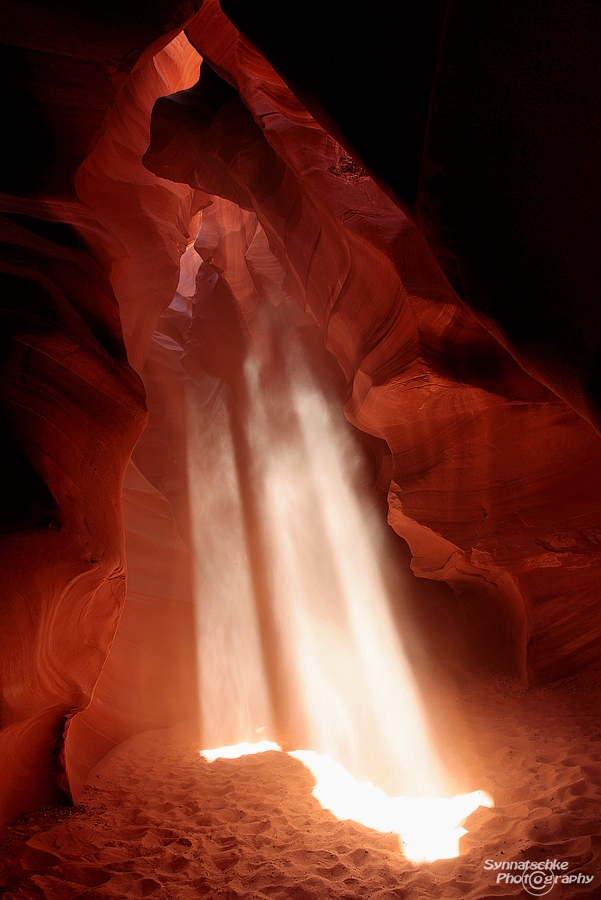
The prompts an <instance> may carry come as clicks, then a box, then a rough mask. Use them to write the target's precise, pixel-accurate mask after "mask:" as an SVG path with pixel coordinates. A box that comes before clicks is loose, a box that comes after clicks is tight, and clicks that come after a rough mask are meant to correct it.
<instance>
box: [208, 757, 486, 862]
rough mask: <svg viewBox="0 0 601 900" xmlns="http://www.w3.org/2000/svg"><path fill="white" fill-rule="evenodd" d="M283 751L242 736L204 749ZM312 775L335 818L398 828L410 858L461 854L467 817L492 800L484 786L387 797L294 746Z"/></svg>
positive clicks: (377, 828) (379, 827)
mask: <svg viewBox="0 0 601 900" xmlns="http://www.w3.org/2000/svg"><path fill="white" fill-rule="evenodd" d="M274 750H275V751H281V747H279V745H278V744H276V743H274V742H273V741H260V742H258V743H256V744H250V743H248V742H242V743H240V744H234V745H231V746H229V747H217V748H216V749H213V750H202V751H201V754H200V755H201V756H202V757H203V759H206V760H207V761H208V762H214V761H215V760H217V759H238V758H240V757H243V756H248V755H251V754H257V753H265V752H269V751H274ZM288 756H291V757H293V758H294V759H297V760H299V762H301V763H302V764H303V765H304V766H305V767H306V768H307V769H308V770H309V771H310V772H311V774H312V775H313V777H314V778H315V787H314V788H313V791H312V795H313V796H314V797H315V799H316V800H317V802H318V803H319V805H320V806H321V808H322V809H326V810H329V811H330V812H331V813H332V815H334V816H335V817H336V818H337V819H339V820H341V821H344V820H351V821H353V822H357V823H358V824H360V825H365V826H366V827H367V828H372V829H373V830H374V831H379V832H381V833H383V834H397V835H398V837H399V843H400V848H401V850H402V853H403V855H404V856H405V857H406V858H407V859H409V860H411V861H412V862H434V861H435V860H437V859H454V858H455V857H457V856H459V840H460V838H461V837H462V836H463V835H464V834H467V830H466V829H465V828H464V827H463V823H464V821H465V819H466V818H467V817H468V816H469V815H471V813H473V812H474V811H475V810H476V809H478V807H480V806H485V807H492V806H494V803H493V800H492V797H491V796H490V795H489V794H487V793H486V792H484V791H472V792H471V793H469V794H457V795H456V796H454V797H389V796H388V795H387V794H386V793H385V792H384V791H383V790H381V788H378V787H375V785H373V784H371V782H367V781H358V780H357V779H356V778H353V776H352V775H350V774H349V773H348V772H347V771H346V769H345V768H344V766H342V765H340V763H337V762H335V761H334V760H333V759H331V757H329V756H327V755H325V754H320V753H315V752H314V751H313V750H292V751H289V752H288Z"/></svg>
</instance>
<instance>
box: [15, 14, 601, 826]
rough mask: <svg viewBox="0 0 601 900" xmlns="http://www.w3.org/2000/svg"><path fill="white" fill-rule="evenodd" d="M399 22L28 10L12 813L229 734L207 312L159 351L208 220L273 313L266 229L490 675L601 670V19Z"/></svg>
mask: <svg viewBox="0 0 601 900" xmlns="http://www.w3.org/2000/svg"><path fill="white" fill-rule="evenodd" d="M385 6H386V4H384V3H381V4H379V3H376V4H375V5H372V8H371V10H370V16H369V17H368V21H367V22H366V21H364V19H363V18H360V17H352V16H350V15H349V14H348V10H339V11H338V12H337V13H336V11H326V12H325V13H324V12H322V11H321V10H320V9H318V8H315V9H313V7H312V5H311V4H309V5H306V4H305V5H304V6H303V8H302V10H301V9H300V8H299V10H294V11H293V12H292V13H290V11H289V10H286V16H287V17H288V15H289V14H290V15H293V17H294V16H298V17H300V18H299V20H298V21H297V22H296V23H294V22H293V23H292V26H291V25H290V20H289V19H288V18H287V24H283V23H282V22H280V19H279V16H281V15H282V14H283V8H282V10H280V9H279V8H278V7H277V4H272V3H271V2H270V0H261V2H258V3H256V4H253V5H252V6H251V7H248V5H246V4H240V3H238V2H237V0H224V2H223V8H224V10H225V11H226V12H227V13H228V15H230V16H231V18H232V19H233V20H234V21H235V22H236V23H237V25H238V26H239V27H240V28H241V29H242V31H245V32H246V33H247V35H248V37H243V36H242V35H241V34H240V32H239V31H237V29H236V27H235V26H234V25H233V24H232V22H231V21H230V20H229V19H227V18H226V16H225V15H224V13H223V12H222V10H221V8H220V7H219V5H218V3H217V2H216V0H205V3H204V4H203V5H202V6H201V5H200V4H199V3H194V2H188V3H182V4H179V5H176V4H170V3H167V2H158V0H157V2H155V3H152V4H150V6H149V5H148V4H146V3H145V4H144V5H143V6H142V5H141V4H139V3H137V2H135V3H133V4H128V5H127V6H126V7H124V6H123V5H122V4H121V5H118V4H116V3H115V4H112V3H111V4H108V5H106V4H105V5H104V6H103V10H102V11H100V10H99V9H97V8H95V7H93V8H90V10H87V9H86V10H80V9H79V8H78V9H77V10H74V8H73V5H72V4H69V3H67V2H66V0H65V2H63V3H59V4H53V6H52V9H50V8H49V7H48V5H47V4H43V3H39V4H36V3H33V2H32V3H28V4H25V5H23V4H22V3H19V4H17V3H5V4H4V14H5V17H4V20H3V22H2V24H1V26H0V28H1V34H0V37H1V38H2V41H3V42H4V44H3V51H4V52H3V56H2V59H3V74H4V84H5V88H6V89H5V92H4V100H3V104H4V106H3V113H4V115H3V120H4V121H5V122H10V123H11V132H10V134H11V140H10V141H5V142H4V146H3V153H4V158H3V160H2V165H1V166H0V172H1V173H2V174H1V178H2V179H3V180H2V183H1V184H0V191H1V192H2V193H1V196H0V204H1V207H2V208H1V210H0V228H2V246H1V248H0V277H1V279H2V282H3V288H4V290H3V295H2V316H3V326H4V327H3V332H2V357H1V359H2V368H1V372H0V384H1V390H2V407H1V410H0V426H1V427H2V439H3V445H4V448H5V464H4V466H2V468H1V474H2V478H3V485H2V491H3V497H4V503H3V510H2V532H3V534H2V541H1V545H0V554H1V556H2V560H3V571H4V572H5V573H6V574H5V582H4V583H5V587H4V602H3V605H2V609H3V612H2V622H1V627H0V659H1V663H0V665H1V671H2V676H1V694H0V725H1V728H0V752H1V754H2V758H3V761H4V765H3V771H2V774H1V776H0V819H3V820H6V819H10V818H12V817H14V816H15V815H17V814H19V813H20V812H22V811H24V810H27V809H31V808H34V807H35V806H39V805H41V804H45V803H54V802H65V801H67V800H68V799H69V797H73V796H75V797H76V796H77V792H78V790H79V788H80V787H81V784H82V783H83V781H84V780H85V777H86V773H87V772H88V771H89V769H90V768H91V767H92V766H93V765H94V763H95V762H96V761H97V760H98V759H100V758H101V756H102V755H103V754H104V753H105V752H106V751H107V750H108V749H110V747H111V746H113V745H114V744H115V743H117V742H119V741H121V740H123V739H124V738H125V737H127V736H128V735H130V734H132V733H135V732H136V731H138V730H141V729H144V728H148V727H157V726H160V725H162V724H164V725H167V724H171V723H172V722H173V721H175V720H177V719H180V718H186V717H188V716H190V715H193V714H194V713H195V711H196V704H197V697H196V693H195V692H196V683H195V681H194V677H195V668H196V661H195V652H196V650H195V646H196V644H195V635H194V627H193V613H192V597H191V595H192V582H193V578H194V575H193V572H192V562H191V559H190V554H189V550H188V546H187V545H186V542H187V543H188V545H189V531H188V527H189V525H188V524H187V516H188V513H189V511H188V510H187V508H186V507H187V499H186V483H185V471H184V469H185V467H184V464H183V460H184V459H185V453H186V448H185V435H184V434H182V433H181V415H182V414H181V409H182V407H181V406H180V407H178V403H179V402H180V400H181V397H180V400H178V399H177V397H179V394H178V391H180V389H181V390H182V391H183V388H182V379H183V378H184V375H183V374H182V372H185V371H186V370H185V369H181V356H182V346H181V344H179V345H177V341H176V340H175V339H174V338H173V334H174V333H175V332H173V333H171V332H170V331H169V327H170V326H169V323H168V318H169V316H170V315H171V316H176V317H177V314H178V313H177V310H175V312H174V311H173V310H171V311H170V312H168V313H166V317H167V318H165V316H163V319H162V323H163V324H162V325H161V326H160V327H159V329H158V331H155V329H156V328H157V321H158V319H159V317H160V316H161V314H163V313H164V311H165V310H166V309H167V307H168V306H169V304H170V303H171V301H172V299H173V297H174V294H175V292H176V287H177V284H178V277H179V261H180V257H181V256H182V254H183V253H184V251H185V250H186V248H187V247H189V246H190V244H191V243H192V242H193V240H194V237H195V235H196V232H197V231H198V227H199V225H200V223H201V221H202V215H203V210H208V211H207V213H206V215H205V226H207V227H208V223H209V222H210V220H211V216H213V217H215V216H216V214H217V211H218V210H220V215H222V216H223V219H221V220H220V224H219V226H218V227H217V226H215V235H216V237H215V240H213V241H211V240H208V239H207V240H205V243H204V244H203V245H202V246H200V245H199V247H198V251H199V252H200V254H201V255H202V256H203V259H204V260H205V264H206V265H207V266H212V267H213V270H214V272H215V273H217V275H218V276H219V277H220V278H221V279H222V280H223V282H224V283H225V284H227V286H228V289H229V290H230V291H231V292H232V294H233V295H234V297H236V299H237V301H238V303H239V308H240V310H241V313H242V315H243V314H244V310H245V304H248V303H249V302H250V300H249V297H251V295H252V291H251V292H250V294H249V293H248V286H249V282H248V278H249V277H251V276H249V274H248V272H244V271H242V272H241V271H236V270H235V269H233V268H232V260H234V259H235V258H239V257H236V255H235V254H232V253H229V251H228V247H227V235H226V234H225V232H224V229H226V225H227V228H230V227H231V233H232V235H236V234H238V237H233V238H232V240H233V241H234V242H235V241H238V247H239V248H240V247H242V245H243V244H244V241H246V239H247V237H248V235H245V234H242V232H244V229H248V228H249V227H250V225H249V223H250V222H252V223H254V224H253V226H252V227H253V228H258V229H259V230H258V231H257V234H259V233H260V234H261V235H262V237H261V240H262V241H265V247H264V250H265V254H266V255H265V256H264V257H263V258H264V259H268V258H273V260H274V261H275V262H277V266H279V267H280V269H281V272H282V273H283V278H282V279H280V276H279V275H278V276H277V279H280V280H279V281H278V287H277V290H276V288H275V287H274V286H273V285H272V288H273V290H274V292H275V294H277V293H278V291H280V292H281V294H282V295H285V296H286V297H288V298H293V299H294V300H295V301H296V302H297V303H298V304H299V310H304V311H305V312H306V313H307V314H308V315H309V316H311V317H312V319H313V320H314V322H316V323H317V325H318V326H319V328H320V330H321V333H322V335H323V342H324V344H325V346H326V347H327V349H328V350H329V352H330V353H331V354H332V357H333V358H334V359H335V360H336V361H337V366H338V374H337V375H336V378H337V379H338V382H339V384H340V386H341V391H342V393H343V395H344V397H343V399H344V404H345V412H346V415H347V417H348V419H349V420H350V421H351V422H352V423H353V424H354V425H356V426H357V427H358V428H359V429H362V430H363V431H365V432H367V433H368V434H369V435H371V436H373V437H374V438H376V439H378V440H379V441H380V443H379V444H378V447H380V448H381V447H386V448H387V450H386V452H384V453H382V452H380V451H379V453H378V460H379V463H380V472H379V486H380V489H381V490H384V491H386V492H387V493H388V499H389V521H390V523H391V525H392V526H393V528H394V529H395V530H396V532H397V533H398V534H399V535H401V536H402V537H403V538H404V539H405V540H406V541H407V542H408V544H409V546H410V548H411V551H412V554H413V561H412V566H413V569H414V571H415V572H416V574H417V575H419V576H421V577H424V578H429V579H437V580H440V581H445V582H448V583H450V584H451V585H452V586H453V588H454V590H455V592H456V596H457V603H458V610H459V618H460V619H463V621H464V623H465V628H466V631H469V632H470V634H471V639H472V641H475V642H477V643H479V645H480V649H481V651H482V655H483V656H484V657H490V658H491V659H495V660H496V661H497V662H499V663H502V664H504V665H505V666H509V667H510V668H512V669H513V670H514V671H518V672H520V673H521V674H522V675H524V676H525V677H527V678H528V679H529V681H530V682H531V683H532V682H537V681H544V680H547V679H552V678H557V677H561V676H562V675H565V674H568V673H570V672H574V671H578V670H580V669H583V668H585V667H587V666H590V665H596V664H597V661H598V655H599V647H600V644H601V606H600V604H599V599H598V593H597V590H596V586H597V583H598V576H599V567H600V565H601V550H600V536H601V512H600V510H601V504H600V501H601V481H600V479H599V478H598V477H597V475H596V473H597V472H598V471H599V465H600V463H601V444H600V442H599V437H598V434H597V432H596V431H595V430H594V428H593V426H595V427H597V426H598V423H599V416H598V408H599V396H598V387H599V385H598V359H599V352H598V351H599V347H598V335H599V334H600V333H601V330H600V329H599V327H598V326H599V322H598V315H599V313H598V303H597V302H596V298H597V296H598V293H599V291H598V287H599V285H598V280H599V270H598V259H599V254H598V227H597V225H596V210H597V208H598V205H599V203H598V199H599V198H598V188H599V178H598V174H597V172H596V171H595V170H594V166H593V165H592V162H591V161H592V160H594V159H596V155H597V154H596V150H595V148H596V146H597V144H596V141H597V140H598V137H599V135H598V122H597V119H598V117H595V116H593V115H592V113H593V112H594V111H595V109H596V105H598V96H599V93H598V92H599V85H598V82H597V81H595V82H594V83H593V79H594V78H596V76H595V75H594V73H595V71H596V69H595V66H594V65H592V64H591V63H590V48H591V47H592V46H598V42H597V43H595V41H596V38H595V35H596V33H597V30H598V26H599V22H598V16H594V15H593V12H594V10H593V6H592V4H590V3H585V4H581V5H580V6H579V8H578V10H577V11H576V12H575V13H574V15H570V16H568V15H567V12H568V7H567V5H566V3H563V2H558V0H554V3H553V10H554V15H553V16H550V15H548V16H546V17H545V16H543V14H542V13H543V11H542V9H541V10H538V7H537V8H536V9H535V8H529V10H528V11H524V10H522V9H521V8H520V9H518V8H517V7H518V4H515V3H504V4H502V6H501V7H498V8H495V10H494V11H491V10H486V11H483V10H482V9H480V8H479V7H478V5H477V4H474V3H472V2H468V0H454V2H453V3H451V4H449V5H448V7H447V5H446V4H442V3H438V2H431V3H429V4H426V5H423V4H421V5H420V4H413V5H411V4H409V5H406V7H404V8H403V13H402V15H401V14H400V13H399V16H400V17H399V18H394V17H392V18H391V14H390V10H388V12H386V11H385V9H384V7H385ZM418 6H419V9H418ZM539 12H540V16H539V15H538V13H539ZM445 17H446V24H444V23H445ZM498 17H500V20H499V21H497V18H498ZM543 21H545V22H546V24H545V28H544V30H543V32H541V31H540V25H541V22H543ZM32 23H35V27H32ZM566 23H567V24H566ZM443 25H444V27H443ZM501 25H502V27H501ZM183 27H185V29H186V30H185V34H184V33H182V28H183ZM537 35H538V36H537ZM301 36H302V40H301V39H300V38H301ZM412 36H413V37H412ZM248 38H251V39H252V40H253V41H254V44H253V43H251V42H250V40H249V39H248ZM382 41H383V42H384V43H383V44H382ZM257 47H261V49H262V50H264V53H265V55H263V53H262V52H260V50H259V49H257ZM374 47H376V48H377V50H374ZM475 47H478V48H479V50H478V52H477V53H475V52H473V50H474V48H475ZM399 48H402V50H403V52H402V53H399V52H398V51H399ZM533 48H534V49H536V53H534V50H533ZM578 48H580V49H579V50H578V53H576V50H577V49H578ZM533 53H534V55H533ZM199 54H200V55H201V56H202V57H203V59H204V61H203V63H202V65H200V56H199ZM267 57H268V58H269V59H270V60H271V62H273V64H274V65H275V66H276V68H277V70H278V71H277V72H276V69H274V68H273V67H272V65H271V63H270V62H268V61H267ZM397 58H398V60H400V61H399V62H398V65H397V64H393V63H392V62H391V60H394V59H397ZM532 58H534V59H536V61H537V62H536V65H533V66H530V64H529V63H528V60H530V59H532ZM509 62H510V63H511V65H509ZM529 66H530V67H529ZM199 67H200V78H199V77H198V73H199ZM278 73H279V74H278ZM283 79H285V80H283ZM558 85H560V86H561V90H559V89H558ZM492 101H494V102H492ZM153 107H154V109H153ZM151 113H152V140H151V141H150V123H151ZM149 141H150V147H149V148H148V150H147V147H148V144H149ZM142 160H143V162H142ZM222 201H223V202H222ZM211 204H212V208H211ZM228 217H229V218H228ZM228 223H229V224H228ZM236 223H238V224H236ZM240 223H242V224H240ZM244 223H246V224H244ZM236 229H238V232H237V231H236ZM226 230H227V229H226ZM253 233H254V232H253ZM205 237H206V232H205ZM267 251H268V253H267ZM236 252H238V251H236ZM268 254H271V257H269V256H268ZM274 264H275V263H274ZM251 269H252V265H251ZM207 271H208V270H207ZM251 274H252V273H251ZM258 277H259V280H260V279H261V278H263V279H265V278H266V277H267V276H266V275H265V272H263V273H261V274H260V275H259V276H258ZM277 279H276V280H277ZM251 282H252V277H251ZM274 283H275V282H274ZM278 296H279V295H278ZM280 299H281V297H280ZM180 319H181V316H180ZM165 323H167V324H165ZM178 327H181V321H180V324H179V325H178ZM174 344H175V345H177V346H174ZM174 361H175V362H174ZM324 364H325V363H324ZM332 365H333V369H332V371H334V368H335V367H334V364H332ZM168 370H171V375H172V376H173V373H174V372H175V373H176V374H175V376H174V377H173V379H172V380H171V381H170V380H169V377H168V375H167V374H166V373H167V371H168ZM139 373H141V374H142V375H143V377H144V379H145V382H146V385H147V388H148V393H149V406H150V414H151V423H150V426H149V429H148V432H147V433H146V435H145V437H144V438H143V439H142V440H141V441H140V443H139V444H138V446H137V449H136V451H135V457H134V459H135V465H133V464H132V463H130V462H129V460H130V456H131V453H132V450H133V448H134V446H135V445H136V442H137V441H138V439H139V438H140V435H141V434H142V431H143V428H144V424H145V422H146V418H147V412H146V403H145V392H144V389H143V385H142V381H141V380H140V377H139ZM188 374H189V373H188ZM185 377H187V376H185ZM178 385H179V386H178ZM182 396H183V394H182ZM181 402H182V403H183V400H181ZM165 404H166V406H165ZM153 408H156V411H155V412H154V413H153ZM165 408H168V409H169V415H168V416H167V418H168V419H169V417H170V419H169V422H168V423H167V424H169V426H170V428H171V431H170V432H169V435H170V436H169V439H167V438H166V436H165V432H164V429H163V424H162V423H163V419H162V418H161V416H164V415H165V413H164V412H163V413H161V409H165ZM178 410H179V412H178ZM153 416H154V419H153ZM158 423H160V424H158ZM591 423H592V424H591ZM165 427H166V426H165ZM178 428H179V429H180V431H179V432H178ZM178 435H179V436H178ZM172 438H173V440H172ZM382 442H385V443H382ZM124 479H125V483H124ZM126 557H127V560H128V563H129V569H130V582H129V599H128V602H127V604H125V612H123V610H124V601H125V593H126V585H125V574H126V572H125V562H126ZM173 573H176V574H175V575H173ZM119 620H121V626H120V628H119V629H117V625H118V623H119ZM111 647H112V652H110V655H109V651H111ZM107 660H108V661H107ZM159 661H160V663H159ZM84 709H85V710H86V711H85V712H83V710H84Z"/></svg>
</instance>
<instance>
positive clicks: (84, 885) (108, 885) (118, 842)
mask: <svg viewBox="0 0 601 900" xmlns="http://www.w3.org/2000/svg"><path fill="white" fill-rule="evenodd" d="M458 696H459V697H460V705H461V716H462V717H463V719H464V721H465V722H466V723H467V730H468V733H467V737H466V738H465V740H466V742H467V743H466V746H467V745H468V744H469V754H468V755H470V756H471V761H470V773H469V780H470V781H471V782H472V784H471V786H470V789H476V788H481V789H484V790H487V791H489V792H490V793H491V794H492V795H493V797H494V800H495V808H494V809H483V808H481V809H479V810H478V811H477V812H476V813H474V814H473V815H472V816H471V817H470V818H469V819H468V821H467V822H466V827H467V828H468V829H469V833H468V834H467V835H466V836H465V837H463V838H462V841H461V850H462V853H461V856H460V857H458V858H457V859H452V860H440V861H438V862H435V863H422V864H415V863H411V862H408V861H407V860H406V859H405V858H404V857H403V855H402V854H401V852H400V851H399V847H398V840H397V838H396V836H394V835H383V834H379V833H377V832H375V831H371V830H369V829H367V828H364V827H363V826H360V825H357V824H355V823H352V822H339V821H337V820H336V819H335V818H334V816H333V815H332V814H331V813H329V812H327V811H324V810H322V809H321V808H320V807H319V805H318V803H317V801H316V800H315V799H314V798H313V797H312V795H311V790H312V787H313V784H314V781H313V777H312V775H311V774H310V772H309V771H308V770H307V769H305V768H304V766H303V765H302V764H301V763H300V762H299V761H297V760H296V759H292V758H290V757H289V756H287V755H286V754H284V753H274V752H270V753H265V754H260V755H256V756H248V757H243V758H240V759H233V760H216V761H215V762H213V763H208V762H206V761H205V760H203V759H201V758H200V756H199V752H198V750H199V748H198V746H197V745H196V743H197V742H196V741H195V740H194V739H193V737H192V731H190V729H189V728H188V727H187V726H178V727H177V728H175V729H171V730H161V731H153V732H147V733H145V734H142V735H139V736H137V737H134V738H132V739H131V740H129V741H128V742H127V743H125V744H124V745H122V746H121V747H119V748H117V749H116V750H115V751H113V753H112V754H110V756H109V757H107V758H106V759H105V760H103V761H102V763H100V765H99V766H98V767H97V768H96V770H95V771H94V772H93V773H92V776H91V777H90V780H89V782H88V786H87V787H86V789H85V792H84V795H83V797H82V800H81V803H80V805H78V806H76V807H74V808H72V809H60V810H40V811H37V812H35V813H31V814H29V815H27V816H23V817H22V818H21V819H19V820H18V821H17V822H16V823H14V824H12V825H10V826H8V827H5V828H3V829H1V830H0V895H2V896H3V897H4V900H41V898H44V900H76V898H94V900H105V898H106V900H108V898H115V900H125V898H134V897H152V898H156V900H167V898H173V900H188V898H189V900H193V898H205V897H206V898H212V897H218V898H221V900H247V898H248V900H255V898H257V900H259V898H262V900H263V898H266V900H322V898H323V900H325V898H331V900H356V898H366V900H367V898H369V900H372V898H373V900H375V898H377V900H405V898H406V900H422V898H423V900H425V898H428V900H430V898H442V900H488V898H493V897H500V896H510V897H523V898H527V897H530V896H542V895H543V892H544V893H545V895H548V896H550V897H552V898H555V900H561V898H564V897H566V898H568V897H569V898H570V900H575V898H589V900H590V898H599V897H601V674H599V673H597V674H588V675H586V676H581V677H576V678H571V679H567V680H564V681H562V682H558V683H555V684H552V685H549V686H546V687H544V688H538V689H534V690H530V691H524V690H522V689H521V688H519V687H517V686H516V685H514V684H513V683H511V682H509V681H505V680H498V679H497V680H496V681H494V682H490V681H488V682H484V681H480V680H476V679H473V680H471V681H470V682H469V683H467V684H464V685H462V687H461V689H460V690H459V691H458ZM487 860H493V861H496V862H503V861H511V860H515V861H520V860H533V861H541V862H542V861H545V860H549V861H553V860H557V861H559V862H567V863H568V866H567V868H566V869H563V870H561V869H560V870H559V872H560V873H561V876H562V877H563V876H564V875H565V874H568V875H573V876H574V878H573V879H572V882H571V883H569V884H567V883H563V882H561V881H560V882H558V883H556V884H555V885H554V886H553V887H552V888H548V887H541V888H539V889H538V890H537V889H536V886H535V885H534V886H532V885H531V886H530V888H529V890H528V891H526V890H524V888H523V887H522V886H521V885H520V884H516V883H513V884H508V883H506V882H501V883H497V874H496V873H495V872H494V871H492V870H491V869H490V868H486V866H487V862H486V861H487ZM556 871H557V870H556ZM578 875H580V878H579V879H578ZM584 876H586V877H587V880H588V883H584ZM591 876H593V877H592V880H591Z"/></svg>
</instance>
